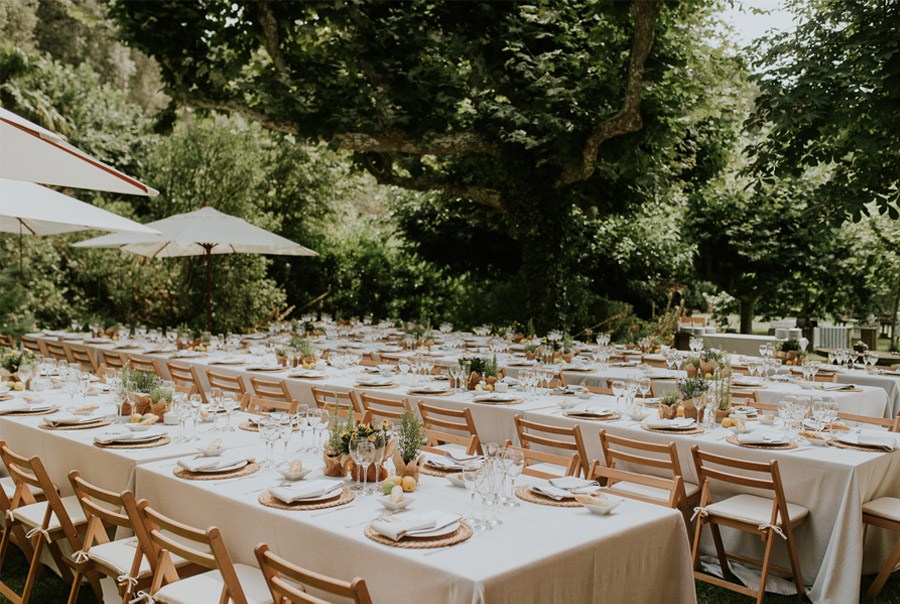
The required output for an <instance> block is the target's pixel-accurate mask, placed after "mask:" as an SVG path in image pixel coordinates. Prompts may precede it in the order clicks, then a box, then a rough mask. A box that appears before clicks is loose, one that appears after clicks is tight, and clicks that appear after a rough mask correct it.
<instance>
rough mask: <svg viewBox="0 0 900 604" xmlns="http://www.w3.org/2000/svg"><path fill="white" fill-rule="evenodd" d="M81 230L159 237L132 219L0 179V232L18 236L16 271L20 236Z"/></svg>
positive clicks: (20, 253) (23, 184)
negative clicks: (124, 232) (125, 232)
mask: <svg viewBox="0 0 900 604" xmlns="http://www.w3.org/2000/svg"><path fill="white" fill-rule="evenodd" d="M84 230H98V231H129V232H133V233H143V234H149V235H157V234H159V231H156V230H154V229H151V228H148V227H145V226H144V225H142V224H139V223H137V222H134V221H133V220H128V219H127V218H123V217H122V216H119V215H118V214H113V213H112V212H107V211H106V210H101V209H100V208H98V207H96V206H92V205H91V204H89V203H85V202H83V201H79V200H77V199H75V198H74V197H69V196H68V195H63V194H62V193H57V192H56V191H54V190H52V189H48V188H47V187H42V186H41V185H36V184H34V183H33V182H25V181H23V180H9V179H6V178H0V232H3V233H18V234H19V271H20V272H21V269H22V235H23V234H29V235H58V234H60V233H72V232H75V231H84Z"/></svg>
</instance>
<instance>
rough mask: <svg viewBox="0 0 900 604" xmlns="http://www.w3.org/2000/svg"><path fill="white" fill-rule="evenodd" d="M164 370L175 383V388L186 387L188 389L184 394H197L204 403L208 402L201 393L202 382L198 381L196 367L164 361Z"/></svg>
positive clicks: (204, 394) (202, 392) (203, 393)
mask: <svg viewBox="0 0 900 604" xmlns="http://www.w3.org/2000/svg"><path fill="white" fill-rule="evenodd" d="M166 369H168V370H169V377H170V378H171V380H172V381H173V382H175V385H176V386H187V387H188V389H187V390H185V391H184V392H186V393H187V394H189V395H190V394H195V393H196V394H199V395H200V398H202V399H203V402H204V403H208V402H209V401H208V400H207V398H206V393H205V392H204V391H203V386H202V384H203V382H201V381H200V376H199V375H197V369H196V367H194V366H193V365H180V364H178V363H176V362H174V361H166Z"/></svg>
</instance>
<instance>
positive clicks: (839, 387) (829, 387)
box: [817, 384, 856, 391]
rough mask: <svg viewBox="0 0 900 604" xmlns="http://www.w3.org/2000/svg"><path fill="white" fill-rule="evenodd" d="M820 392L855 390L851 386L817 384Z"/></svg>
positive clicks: (853, 386)
mask: <svg viewBox="0 0 900 604" xmlns="http://www.w3.org/2000/svg"><path fill="white" fill-rule="evenodd" d="M817 387H818V388H819V389H820V390H828V391H832V390H853V389H854V388H856V386H855V385H853V384H819V385H818V386H817Z"/></svg>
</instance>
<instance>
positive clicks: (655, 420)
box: [647, 417, 696, 430]
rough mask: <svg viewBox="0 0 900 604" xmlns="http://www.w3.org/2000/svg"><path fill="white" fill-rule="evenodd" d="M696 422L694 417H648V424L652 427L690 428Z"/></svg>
mask: <svg viewBox="0 0 900 604" xmlns="http://www.w3.org/2000/svg"><path fill="white" fill-rule="evenodd" d="M694 423H696V422H695V421H694V420H693V419H688V418H686V417H676V418H674V419H662V418H659V417H650V418H647V426H648V427H650V428H655V429H657V430H659V429H670V430H671V429H679V430H681V429H685V428H690V427H691V426H692V425H694Z"/></svg>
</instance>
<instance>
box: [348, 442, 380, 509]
mask: <svg viewBox="0 0 900 604" xmlns="http://www.w3.org/2000/svg"><path fill="white" fill-rule="evenodd" d="M374 457H375V444H374V443H372V442H370V441H369V440H367V439H364V438H354V439H353V440H351V441H350V458H351V459H352V460H353V463H355V464H356V466H357V467H358V468H362V475H363V484H362V486H360V485H359V478H358V477H359V474H358V473H359V470H358V469H357V470H356V472H357V484H356V485H354V487H353V490H355V491H359V492H360V493H362V494H363V495H366V494H368V484H369V480H368V479H369V466H371V465H372V462H373V461H374Z"/></svg>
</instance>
